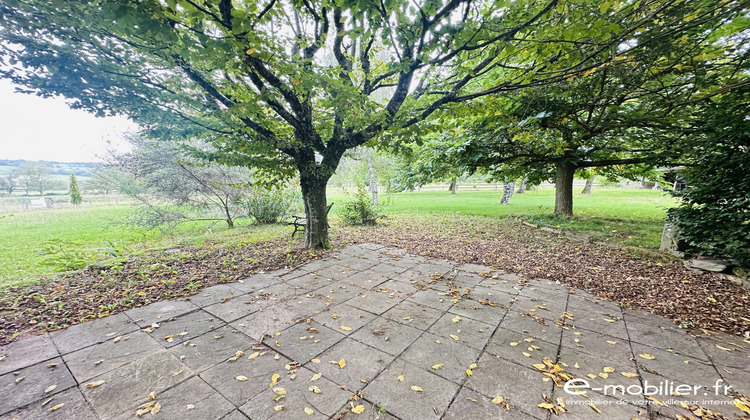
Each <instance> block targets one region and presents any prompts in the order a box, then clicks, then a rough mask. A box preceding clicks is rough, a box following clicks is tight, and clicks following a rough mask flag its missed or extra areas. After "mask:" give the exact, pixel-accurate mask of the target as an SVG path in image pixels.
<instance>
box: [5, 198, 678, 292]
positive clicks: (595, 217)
mask: <svg viewBox="0 0 750 420" xmlns="http://www.w3.org/2000/svg"><path fill="white" fill-rule="evenodd" d="M500 194H501V192H500V191H493V190H482V191H472V190H463V191H462V190H459V192H458V194H456V195H451V194H449V193H448V192H446V191H422V192H408V193H398V194H381V195H380V199H381V203H384V204H385V205H384V206H383V208H382V211H383V212H384V213H385V214H386V215H389V214H390V215H400V217H409V215H410V214H422V215H424V214H435V215H436V216H438V215H441V216H445V215H455V217H456V218H460V217H462V216H463V215H473V216H488V217H498V218H506V217H509V216H524V217H526V218H528V219H530V220H532V221H534V222H536V223H541V224H545V225H549V226H560V227H562V228H565V229H570V230H574V231H579V232H586V233H588V234H591V235H593V237H594V238H595V239H605V240H612V241H617V242H622V243H625V244H630V245H639V246H646V247H657V246H658V244H659V238H660V235H661V229H662V225H663V221H664V217H665V213H666V210H667V209H668V208H669V207H671V206H673V205H674V203H675V202H674V200H673V199H672V198H671V197H669V196H667V195H666V194H664V193H663V192H660V191H651V190H636V189H611V190H606V189H595V190H594V193H593V194H591V195H588V196H581V195H576V196H575V197H574V212H575V217H573V218H572V219H558V218H555V217H552V216H551V215H552V211H553V209H554V190H551V189H540V190H534V191H527V192H526V193H525V194H516V195H514V196H513V198H512V200H511V203H510V204H509V205H504V206H501V205H499V204H498V202H499V199H500ZM344 200H346V195H345V194H344V193H342V192H340V191H332V192H331V193H330V194H329V201H332V202H336V203H338V204H339V205H338V206H335V205H334V207H333V210H332V212H331V216H332V217H333V218H336V217H337V209H340V208H341V207H340V206H341V204H342V203H343V201H344ZM95 202H96V201H95ZM131 209H132V207H130V206H129V205H122V204H121V205H93V206H90V205H83V206H80V207H71V206H68V207H65V206H60V207H56V208H54V209H47V210H26V211H24V210H15V209H14V210H12V211H7V210H6V211H4V212H2V213H0V288H3V287H7V286H20V285H28V284H33V283H35V282H37V281H38V280H39V279H40V278H42V277H48V276H49V275H50V274H52V273H54V272H55V267H54V266H51V265H49V264H45V260H47V261H49V260H50V258H53V257H54V258H58V259H62V260H66V258H67V259H70V258H74V257H75V256H76V255H80V256H83V257H90V256H91V255H94V254H96V255H99V256H100V258H101V256H102V255H104V254H107V253H123V252H124V253H126V254H129V253H139V252H143V251H144V250H147V249H149V248H167V247H172V246H179V245H180V244H188V245H193V246H198V247H201V246H214V244H223V245H227V244H240V243H243V241H244V242H254V241H257V240H262V239H264V238H272V237H276V236H278V235H288V234H289V229H288V228H287V227H286V226H283V225H277V226H268V227H257V226H253V227H243V226H247V225H248V223H249V220H247V219H243V220H240V221H238V229H234V230H227V229H226V227H225V225H224V224H223V223H221V222H219V223H216V222H201V223H195V224H186V225H182V226H181V227H180V228H179V229H178V230H177V231H176V232H174V233H172V234H170V235H159V234H158V233H156V232H144V231H141V230H138V229H136V228H133V227H129V226H126V225H123V224H122V222H123V221H124V220H125V219H126V218H127V217H128V215H129V214H130V212H131V211H132V210H131ZM240 229H242V230H240ZM49 241H53V242H52V243H50V242H49ZM46 245H54V246H56V247H57V250H58V253H57V255H51V256H50V255H46V256H45V255H43V253H42V251H43V249H44V248H45V246H46ZM66 253H67V254H70V255H72V257H70V255H67V256H66Z"/></svg>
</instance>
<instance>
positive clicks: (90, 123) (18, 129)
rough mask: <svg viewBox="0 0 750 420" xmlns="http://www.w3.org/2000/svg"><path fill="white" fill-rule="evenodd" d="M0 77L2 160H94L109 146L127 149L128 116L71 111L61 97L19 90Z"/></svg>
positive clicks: (131, 126) (0, 157)
mask: <svg viewBox="0 0 750 420" xmlns="http://www.w3.org/2000/svg"><path fill="white" fill-rule="evenodd" d="M14 89H15V88H14V87H13V85H12V84H11V83H10V82H9V81H7V80H2V79H0V159H26V160H52V161H59V162H93V161H98V160H100V159H98V158H97V156H101V155H103V154H104V152H105V151H106V150H107V148H109V147H115V148H116V149H118V150H125V149H126V146H125V143H124V142H123V140H122V133H123V132H125V131H127V130H134V129H135V128H136V126H135V124H133V123H132V122H130V121H129V120H127V119H125V118H96V117H94V116H93V115H92V114H89V113H87V112H85V111H81V110H72V109H70V108H68V106H67V105H65V100H64V99H62V98H48V99H44V98H41V97H38V96H34V95H26V94H22V93H16V92H15V91H14Z"/></svg>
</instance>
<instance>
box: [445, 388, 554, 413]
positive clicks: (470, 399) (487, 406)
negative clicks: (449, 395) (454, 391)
mask: <svg viewBox="0 0 750 420" xmlns="http://www.w3.org/2000/svg"><path fill="white" fill-rule="evenodd" d="M532 418H534V419H543V418H545V416H544V415H542V416H531V415H529V414H526V413H523V412H520V411H519V410H518V409H517V408H513V407H510V406H509V407H508V410H506V409H504V408H503V407H502V406H501V405H500V404H493V403H492V398H488V397H485V396H484V395H482V394H480V393H478V392H474V391H472V390H470V389H468V388H462V389H461V392H459V393H458V395H457V396H456V399H455V400H454V401H453V403H452V404H451V406H450V408H448V411H447V412H446V413H445V416H443V419H444V420H465V419H496V420H517V419H532Z"/></svg>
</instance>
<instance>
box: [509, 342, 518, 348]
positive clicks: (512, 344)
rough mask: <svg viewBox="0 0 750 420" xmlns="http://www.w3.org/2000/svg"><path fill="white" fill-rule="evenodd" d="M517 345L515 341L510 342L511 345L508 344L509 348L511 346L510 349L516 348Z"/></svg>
mask: <svg viewBox="0 0 750 420" xmlns="http://www.w3.org/2000/svg"><path fill="white" fill-rule="evenodd" d="M517 345H518V343H517V342H515V341H513V342H511V343H510V346H511V347H515V346H517Z"/></svg>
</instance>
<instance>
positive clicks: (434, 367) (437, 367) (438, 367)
mask: <svg viewBox="0 0 750 420" xmlns="http://www.w3.org/2000/svg"><path fill="white" fill-rule="evenodd" d="M441 367H443V364H442V363H440V364H438V365H432V368H433V369H435V370H438V369H440V368H441Z"/></svg>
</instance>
